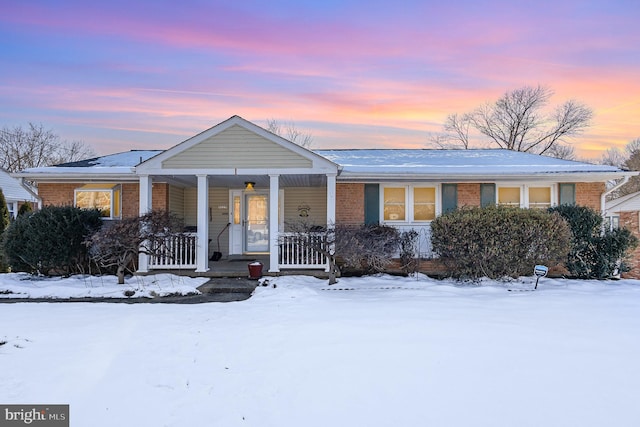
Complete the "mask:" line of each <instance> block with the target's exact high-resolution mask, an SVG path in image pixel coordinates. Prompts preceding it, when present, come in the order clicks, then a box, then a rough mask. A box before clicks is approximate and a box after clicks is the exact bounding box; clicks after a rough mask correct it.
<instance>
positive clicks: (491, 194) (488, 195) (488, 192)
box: [480, 184, 496, 208]
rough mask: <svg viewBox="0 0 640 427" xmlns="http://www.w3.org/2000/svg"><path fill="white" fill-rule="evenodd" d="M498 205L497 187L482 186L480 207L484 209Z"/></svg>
mask: <svg viewBox="0 0 640 427" xmlns="http://www.w3.org/2000/svg"><path fill="white" fill-rule="evenodd" d="M495 204H496V185H495V184H480V206H482V207H483V208H485V207H487V206H492V205H495Z"/></svg>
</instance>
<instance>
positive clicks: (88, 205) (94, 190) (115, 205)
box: [75, 184, 122, 218]
mask: <svg viewBox="0 0 640 427" xmlns="http://www.w3.org/2000/svg"><path fill="white" fill-rule="evenodd" d="M121 192H122V190H121V187H120V185H117V184H87V185H84V186H82V187H80V188H78V189H76V191H75V199H76V206H77V207H79V208H82V209H98V210H100V212H101V216H102V217H103V218H120V217H121V216H122V210H121Z"/></svg>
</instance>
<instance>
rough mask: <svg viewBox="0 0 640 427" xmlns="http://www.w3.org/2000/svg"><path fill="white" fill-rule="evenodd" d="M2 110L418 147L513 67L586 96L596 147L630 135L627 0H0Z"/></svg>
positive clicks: (590, 147)
mask: <svg viewBox="0 0 640 427" xmlns="http://www.w3.org/2000/svg"><path fill="white" fill-rule="evenodd" d="M0 5H1V8H0V46H1V52H2V56H1V58H2V60H1V62H0V64H1V65H0V127H4V126H8V127H13V126H16V125H22V126H26V125H27V124H28V122H35V123H42V124H43V125H44V126H45V127H46V128H50V129H53V130H54V131H55V132H56V133H57V134H59V135H60V137H61V138H62V139H65V140H69V141H71V140H81V141H84V142H85V143H87V144H89V145H91V146H92V147H93V148H94V149H95V150H96V152H98V153H99V154H107V153H113V152H117V151H124V150H129V149H134V148H135V149H163V148H169V147H171V146H173V145H175V144H177V143H179V142H181V141H182V140H184V139H186V138H188V137H190V136H193V135H195V134H197V133H199V132H201V131H203V130H205V129H207V128H209V127H211V126H213V125H215V124H217V123H219V122H221V121H223V120H225V119H227V118H229V117H231V116H233V115H236V114H237V115H240V116H242V117H243V118H245V119H247V120H250V121H252V122H254V123H256V124H258V125H261V126H265V125H266V120H267V119H269V118H275V119H278V120H280V121H283V122H284V121H286V122H294V123H295V125H296V126H297V127H298V129H300V130H304V131H308V132H310V133H312V134H313V137H314V144H313V148H317V149H320V148H373V147H378V148H391V147H393V148H422V147H427V144H428V143H429V139H428V135H429V133H430V132H438V131H440V130H441V128H442V123H443V122H444V120H445V118H446V116H447V115H448V114H450V113H455V112H459V113H462V112H466V111H469V110H471V109H473V108H475V107H477V106H479V105H480V104H482V103H484V102H486V101H491V100H495V99H496V98H498V97H499V96H500V95H501V94H503V93H504V92H505V91H507V90H510V89H516V88H519V87H522V86H524V85H534V86H535V85H538V84H541V85H544V86H548V87H550V88H552V89H553V90H554V92H555V95H554V96H553V98H552V99H551V104H552V105H556V104H560V103H562V102H563V101H566V100H568V99H576V100H578V101H580V102H583V103H585V104H586V105H588V106H590V107H591V108H592V109H593V110H594V120H593V125H592V126H591V127H590V128H589V129H588V130H587V131H586V132H585V133H584V134H583V135H582V136H581V137H579V138H577V139H575V140H574V145H575V147H576V148H577V151H578V154H579V155H580V156H582V157H584V158H594V159H595V158H598V157H600V155H601V154H602V152H603V151H604V150H605V149H607V148H609V147H613V146H617V147H624V145H625V144H626V143H627V142H629V141H631V140H632V139H635V138H639V137H640V114H639V113H640V1H638V0H628V1H627V0H597V1H593V0H554V1H547V0H535V1H517V0H510V1H483V0H463V1H457V0H450V1H429V0H421V1H402V0H400V1H395V2H392V1H378V0H317V1H304V0H296V1H293V0H272V1H268V2H267V1H255V0H248V1H207V0H199V1H198V0H182V1H179V2H178V1H162V0H153V1H152V0H127V1H124V0H109V1H91V0H77V1H76V0H50V1H44V0H29V1H25V0H0Z"/></svg>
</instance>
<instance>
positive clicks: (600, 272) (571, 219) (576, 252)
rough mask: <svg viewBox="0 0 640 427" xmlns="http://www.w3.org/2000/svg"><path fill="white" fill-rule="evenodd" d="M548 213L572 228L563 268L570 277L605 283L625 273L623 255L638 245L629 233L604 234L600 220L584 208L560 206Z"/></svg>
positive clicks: (622, 230)
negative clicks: (555, 214) (556, 214)
mask: <svg viewBox="0 0 640 427" xmlns="http://www.w3.org/2000/svg"><path fill="white" fill-rule="evenodd" d="M549 211H550V212H556V213H558V214H559V215H561V216H562V217H563V218H565V220H566V221H567V223H568V224H569V227H570V228H571V233H572V240H571V250H570V252H569V254H568V256H567V260H566V267H567V270H569V274H570V275H571V276H572V277H575V278H579V279H604V278H608V277H612V276H614V275H616V274H618V273H619V272H622V271H626V270H627V268H626V265H625V264H624V258H625V255H626V254H627V253H628V251H630V250H632V249H634V248H635V247H636V246H637V245H638V239H637V238H636V237H635V236H634V235H633V234H632V233H631V232H630V231H629V230H627V229H624V228H623V229H616V230H603V227H602V221H603V218H602V216H601V215H600V214H599V213H598V212H596V211H594V210H593V209H591V208H588V207H585V206H573V205H562V206H556V207H553V208H550V209H549Z"/></svg>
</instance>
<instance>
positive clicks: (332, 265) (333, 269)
mask: <svg viewBox="0 0 640 427" xmlns="http://www.w3.org/2000/svg"><path fill="white" fill-rule="evenodd" d="M337 273H338V266H337V265H336V258H335V257H334V256H331V255H330V256H329V285H335V284H336V283H338V279H337Z"/></svg>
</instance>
